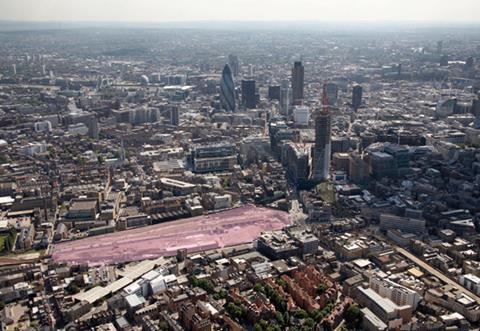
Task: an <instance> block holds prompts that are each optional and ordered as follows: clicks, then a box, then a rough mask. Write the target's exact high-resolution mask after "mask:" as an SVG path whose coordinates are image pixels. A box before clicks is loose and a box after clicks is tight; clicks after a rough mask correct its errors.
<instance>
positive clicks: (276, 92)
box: [268, 85, 281, 101]
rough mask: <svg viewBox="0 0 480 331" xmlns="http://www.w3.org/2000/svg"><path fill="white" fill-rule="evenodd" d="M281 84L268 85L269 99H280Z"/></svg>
mask: <svg viewBox="0 0 480 331" xmlns="http://www.w3.org/2000/svg"><path fill="white" fill-rule="evenodd" d="M280 90H281V87H280V85H271V86H269V87H268V99H269V100H278V101H280Z"/></svg>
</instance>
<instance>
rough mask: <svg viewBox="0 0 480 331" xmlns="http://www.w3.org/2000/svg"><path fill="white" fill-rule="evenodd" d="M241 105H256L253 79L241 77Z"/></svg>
mask: <svg viewBox="0 0 480 331" xmlns="http://www.w3.org/2000/svg"><path fill="white" fill-rule="evenodd" d="M242 105H243V106H245V107H247V108H249V109H252V108H255V106H256V96H255V81H254V80H253V79H242Z"/></svg>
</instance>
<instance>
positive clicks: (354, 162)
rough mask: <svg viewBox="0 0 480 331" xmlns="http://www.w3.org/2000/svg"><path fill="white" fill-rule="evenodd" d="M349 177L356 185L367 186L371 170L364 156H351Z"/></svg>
mask: <svg viewBox="0 0 480 331" xmlns="http://www.w3.org/2000/svg"><path fill="white" fill-rule="evenodd" d="M348 175H349V177H350V179H351V180H352V182H354V183H355V184H358V185H365V184H367V183H368V180H369V179H370V169H369V166H368V163H367V162H366V161H365V160H364V158H363V155H362V154H359V153H356V152H354V153H352V154H350V162H349V170H348Z"/></svg>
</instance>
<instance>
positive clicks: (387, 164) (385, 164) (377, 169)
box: [370, 152, 397, 179]
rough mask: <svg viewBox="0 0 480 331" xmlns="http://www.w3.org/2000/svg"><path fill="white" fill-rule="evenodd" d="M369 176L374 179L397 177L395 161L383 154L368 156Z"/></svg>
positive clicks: (377, 153) (388, 155) (375, 153)
mask: <svg viewBox="0 0 480 331" xmlns="http://www.w3.org/2000/svg"><path fill="white" fill-rule="evenodd" d="M370 167H371V174H372V176H373V177H375V178H376V179H381V178H384V177H396V176H397V161H396V160H395V158H394V157H393V156H391V155H390V154H387V153H383V152H374V153H372V154H371V155H370Z"/></svg>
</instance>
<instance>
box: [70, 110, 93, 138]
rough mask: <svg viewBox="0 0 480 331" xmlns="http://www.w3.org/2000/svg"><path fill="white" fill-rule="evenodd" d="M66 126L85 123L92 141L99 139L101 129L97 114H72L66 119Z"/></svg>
mask: <svg viewBox="0 0 480 331" xmlns="http://www.w3.org/2000/svg"><path fill="white" fill-rule="evenodd" d="M65 122H66V123H65V124H67V125H70V124H79V123H83V124H84V125H85V126H86V127H87V128H88V136H89V137H90V138H92V139H98V135H99V132H100V129H99V127H98V118H97V114H96V113H94V112H84V111H81V110H80V111H78V112H72V113H70V114H69V115H67V116H66V117H65Z"/></svg>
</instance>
